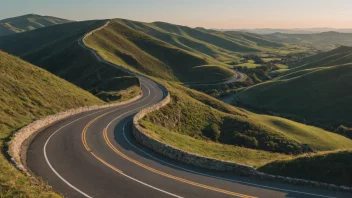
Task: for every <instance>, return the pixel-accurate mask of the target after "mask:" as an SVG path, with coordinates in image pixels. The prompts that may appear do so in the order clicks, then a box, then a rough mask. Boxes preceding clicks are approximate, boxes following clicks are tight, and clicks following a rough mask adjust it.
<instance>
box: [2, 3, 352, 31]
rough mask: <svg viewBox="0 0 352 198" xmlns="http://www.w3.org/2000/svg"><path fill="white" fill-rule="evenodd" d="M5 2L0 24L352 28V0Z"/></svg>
mask: <svg viewBox="0 0 352 198" xmlns="http://www.w3.org/2000/svg"><path fill="white" fill-rule="evenodd" d="M3 1H4V3H3V5H2V6H1V7H0V19H5V18H11V17H15V16H20V15H25V14H32V13H33V14H39V15H49V16H55V17H60V18H65V19H70V20H78V21H81V20H92V19H109V18H125V19H130V20H136V21H144V22H154V21H163V22H168V23H173V24H179V25H186V26H190V27H204V28H215V29H263V28H268V29H316V28H332V29H351V28H352V12H350V8H351V7H352V1H349V0H335V1H334V2H331V1H328V0H310V1H309V2H306V1H304V0H296V1H294V2H282V1H280V0H267V1H265V2H263V1H260V0H248V1H246V2H243V1H238V0H218V1H212V0H193V1H185V0H179V1H177V2H175V1H166V0H148V1H141V0H139V1H138V0H130V1H128V2H124V1H122V0H115V1H114V0H101V1H97V0H90V1H83V0H76V1H74V2H72V1H69V0H62V1H59V2H58V1H55V0H48V1H46V2H43V1H40V0H34V1H30V2H29V1H28V2H23V1H20V0H11V1H10V0H1V2H3ZM78 8H79V9H78Z"/></svg>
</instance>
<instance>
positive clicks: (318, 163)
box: [259, 151, 352, 186]
mask: <svg viewBox="0 0 352 198" xmlns="http://www.w3.org/2000/svg"><path fill="white" fill-rule="evenodd" d="M259 170H260V171H263V172H266V173H270V174H277V175H282V176H287V177H296V178H302V179H308V180H313V181H322V182H325V183H333V184H338V185H347V186H352V172H351V170H352V152H351V151H338V152H327V153H321V154H317V155H311V156H310V155H308V156H302V157H298V158H294V159H289V160H283V161H275V162H272V163H269V164H267V165H265V166H263V167H261V168H259Z"/></svg>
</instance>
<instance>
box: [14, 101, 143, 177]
mask: <svg viewBox="0 0 352 198" xmlns="http://www.w3.org/2000/svg"><path fill="white" fill-rule="evenodd" d="M141 97H142V94H140V95H138V96H136V97H134V98H132V99H130V100H127V101H124V102H119V103H113V104H106V105H100V106H99V105H94V106H89V107H81V108H77V109H70V110H67V111H64V112H60V113H57V114H54V115H50V116H47V117H45V118H42V119H40V120H36V121H34V122H32V123H30V124H28V125H27V126H25V127H23V128H22V129H20V130H19V131H18V132H16V133H15V135H14V137H13V138H12V140H11V141H10V144H9V150H8V153H9V154H10V156H11V159H12V161H13V162H14V163H15V165H16V167H17V168H18V169H20V170H22V171H23V172H25V173H27V174H29V171H28V170H27V168H26V165H25V161H26V159H25V156H26V155H21V153H26V151H27V148H28V146H29V144H30V142H26V141H27V140H28V139H29V138H31V139H33V138H34V136H35V135H36V133H37V132H38V131H40V130H41V129H44V128H46V127H48V126H50V125H51V124H53V123H55V122H57V121H59V120H62V119H65V118H68V117H70V116H73V115H77V114H79V113H83V112H87V111H92V110H98V109H104V108H108V107H118V106H121V105H124V104H128V103H131V102H134V101H136V100H138V99H139V98H141ZM25 142H26V144H24V143H25Z"/></svg>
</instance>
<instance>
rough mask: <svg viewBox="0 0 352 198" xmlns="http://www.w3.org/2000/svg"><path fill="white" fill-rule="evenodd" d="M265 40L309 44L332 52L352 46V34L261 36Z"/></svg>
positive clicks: (324, 33)
mask: <svg viewBox="0 0 352 198" xmlns="http://www.w3.org/2000/svg"><path fill="white" fill-rule="evenodd" d="M261 36H262V37H263V38H265V39H268V40H271V41H276V42H284V43H292V44H303V45H304V44H308V45H312V46H314V47H316V48H318V49H322V50H331V49H333V48H336V47H337V46H339V45H348V46H351V45H352V33H339V32H322V33H316V34H284V33H273V34H268V35H261Z"/></svg>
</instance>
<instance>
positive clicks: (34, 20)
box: [0, 14, 71, 36]
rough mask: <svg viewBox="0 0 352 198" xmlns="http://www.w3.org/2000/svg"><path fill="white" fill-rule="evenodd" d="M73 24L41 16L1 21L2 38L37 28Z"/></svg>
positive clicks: (0, 31) (35, 15)
mask: <svg viewBox="0 0 352 198" xmlns="http://www.w3.org/2000/svg"><path fill="white" fill-rule="evenodd" d="M68 22H71V21H70V20H67V19H61V18H57V17H52V16H41V15H37V14H26V15H22V16H18V17H12V18H7V19H3V20H0V36H4V35H10V34H15V33H20V32H25V31H28V30H34V29H37V28H42V27H47V26H51V25H56V24H62V23H68Z"/></svg>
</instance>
